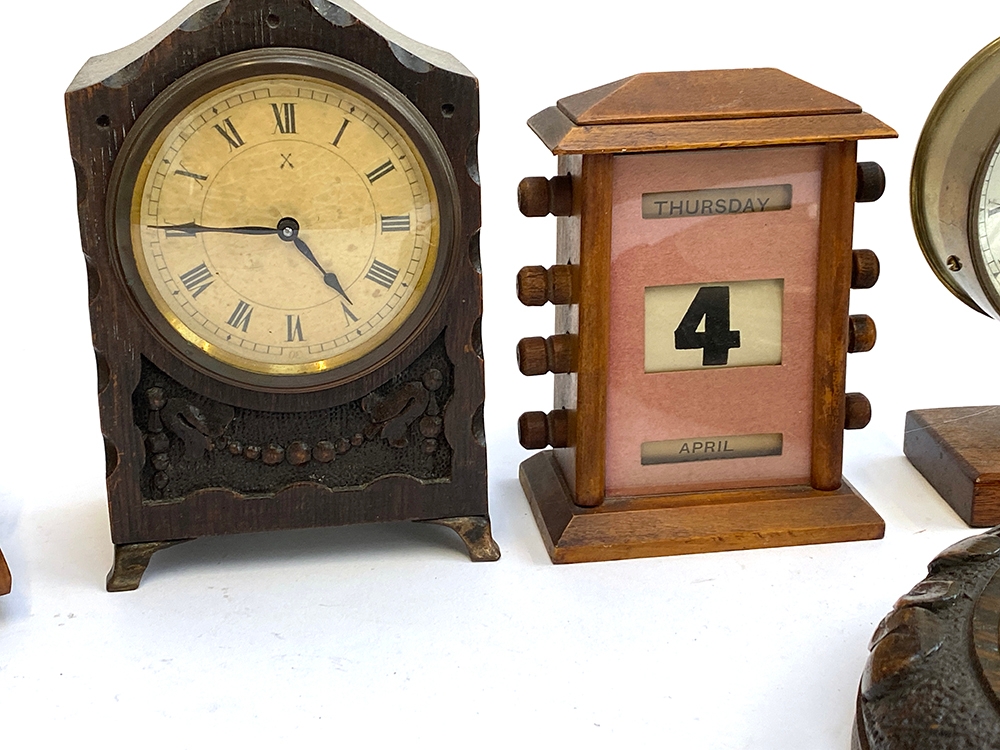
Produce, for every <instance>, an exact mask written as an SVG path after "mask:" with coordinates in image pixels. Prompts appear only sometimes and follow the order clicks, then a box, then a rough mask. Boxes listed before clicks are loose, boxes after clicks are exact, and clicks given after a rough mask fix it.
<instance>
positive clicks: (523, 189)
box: [517, 175, 573, 216]
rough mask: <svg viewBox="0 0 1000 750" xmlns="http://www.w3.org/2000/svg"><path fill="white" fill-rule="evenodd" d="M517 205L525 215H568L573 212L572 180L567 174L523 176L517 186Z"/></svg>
mask: <svg viewBox="0 0 1000 750" xmlns="http://www.w3.org/2000/svg"><path fill="white" fill-rule="evenodd" d="M517 207H518V208H519V209H520V211H521V213H522V214H524V215H525V216H548V215H549V214H552V215H553V216H570V215H571V214H572V213H573V180H572V178H571V177H570V176H569V175H562V176H560V177H553V178H552V179H551V180H547V179H545V178H544V177H525V178H524V179H523V180H521V182H520V184H519V185H518V186H517Z"/></svg>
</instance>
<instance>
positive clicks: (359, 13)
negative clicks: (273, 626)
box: [66, 0, 499, 591]
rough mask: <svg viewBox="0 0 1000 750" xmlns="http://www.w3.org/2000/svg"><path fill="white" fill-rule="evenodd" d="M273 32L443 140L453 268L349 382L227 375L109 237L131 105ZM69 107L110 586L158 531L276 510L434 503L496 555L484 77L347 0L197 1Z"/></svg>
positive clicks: (138, 565) (440, 518) (387, 513)
mask: <svg viewBox="0 0 1000 750" xmlns="http://www.w3.org/2000/svg"><path fill="white" fill-rule="evenodd" d="M272 48H279V49H280V48H284V49H291V50H295V49H302V50H311V51H314V52H320V53H325V54H327V55H331V56H334V57H338V58H341V59H343V60H346V61H348V62H349V63H354V64H356V65H359V66H361V67H362V68H364V69H366V70H368V71H371V72H372V73H373V74H374V75H376V76H378V77H379V78H380V79H382V80H383V81H385V83H387V84H388V85H389V86H391V87H392V88H393V89H395V90H396V91H397V92H399V93H400V94H401V95H402V96H403V97H405V98H406V99H408V100H409V101H410V102H411V103H412V104H413V105H414V106H415V107H416V109H417V110H418V111H419V112H420V113H421V115H422V116H423V118H424V119H426V121H427V122H428V123H429V124H430V127H431V129H432V130H433V132H434V133H435V134H436V137H437V139H438V140H439V142H440V145H441V146H442V147H443V153H444V158H445V164H446V167H447V168H448V169H449V170H450V171H451V172H452V173H453V175H454V187H455V194H456V197H457V200H456V201H455V202H454V205H453V206H452V207H451V208H452V210H453V211H454V212H455V217H456V218H455V221H454V231H453V233H452V235H453V236H452V238H451V243H450V244H451V246H450V247H444V246H442V247H441V248H440V252H441V253H442V254H443V256H444V257H446V258H449V257H450V259H451V262H450V264H449V265H448V266H447V268H446V274H447V277H446V278H444V279H443V281H442V284H441V290H440V293H439V295H438V296H437V298H436V304H435V305H433V306H431V308H430V309H428V310H425V311H424V315H425V317H424V318H423V320H422V321H421V325H420V326H418V327H417V329H416V330H414V331H411V332H410V334H409V336H408V338H407V340H406V341H405V342H403V343H402V344H401V345H398V347H397V348H396V349H395V350H394V351H393V352H392V355H391V358H390V359H388V360H386V361H382V362H380V363H379V364H378V365H377V366H375V367H374V368H373V369H372V368H369V369H368V370H367V371H361V372H359V373H354V377H353V379H351V380H349V381H348V382H336V381H334V382H333V384H332V386H331V384H330V383H326V384H316V383H311V384H309V386H308V387H301V388H298V389H296V390H294V391H283V392H282V391H276V390H274V389H271V390H268V389H267V388H266V387H265V386H263V385H257V387H254V386H247V385H241V384H238V383H236V382H234V381H232V380H231V379H229V378H226V377H220V376H219V375H217V374H214V373H211V372H209V371H206V369H205V368H203V367H199V366H198V365H197V364H196V363H195V362H194V361H192V359H190V358H189V357H187V356H186V355H185V351H184V350H183V349H178V348H176V347H174V346H172V345H170V344H168V343H167V342H166V341H165V340H164V338H163V337H162V336H161V335H160V334H158V333H157V332H156V327H155V326H154V325H153V323H152V322H151V321H150V320H149V319H148V318H146V317H145V315H144V314H143V313H142V311H141V308H140V306H139V305H138V304H137V302H136V300H135V297H134V295H133V293H132V291H131V290H130V289H129V287H128V284H127V283H126V280H125V277H124V275H123V273H122V269H121V267H120V264H119V261H118V259H117V252H116V250H115V247H114V244H113V234H114V213H115V212H114V208H115V207H114V205H113V199H114V189H113V188H114V186H113V183H112V178H113V173H114V170H115V162H116V159H117V157H118V156H119V152H120V151H121V149H122V146H123V144H124V143H125V140H126V138H127V137H128V135H129V133H130V132H131V130H132V129H133V127H134V126H135V124H136V121H137V119H138V118H139V117H140V116H141V115H142V113H143V112H144V111H145V110H146V109H147V108H148V107H149V106H150V105H151V104H153V102H154V100H156V98H157V96H159V95H160V94H161V93H162V92H163V91H164V90H166V89H167V88H168V87H169V86H170V85H171V84H173V83H174V82H175V81H177V80H178V79H179V78H181V77H182V76H184V75H186V74H188V73H190V72H192V71H194V70H196V69H198V68H200V67H201V66H203V65H206V64H207V63H209V62H211V61H213V60H215V59H217V58H219V57H224V56H226V55H231V54H235V53H247V52H248V51H249V50H259V49H272ZM66 108H67V117H68V123H69V135H70V149H71V153H72V157H73V163H74V167H75V170H76V177H77V192H78V204H79V217H80V228H81V238H82V245H83V252H84V257H85V260H86V265H87V275H88V287H89V301H90V313H91V327H92V334H93V341H94V348H95V355H96V358H97V388H98V400H99V407H100V415H101V429H102V432H103V434H104V442H105V451H106V474H107V486H108V503H109V511H110V520H111V534H112V540H113V542H114V544H115V562H114V566H113V567H112V570H111V572H110V573H109V575H108V582H107V585H108V590H109V591H112V590H115V591H119V590H129V589H134V588H136V587H137V586H138V585H139V581H140V579H141V577H142V574H143V572H144V571H145V568H146V566H147V565H148V563H149V559H150V556H151V555H152V554H153V553H154V552H156V551H157V550H159V549H162V548H164V547H167V546H171V545H173V544H177V543H179V542H182V541H187V540H190V539H194V538H197V537H201V536H210V535H219V534H230V533H244V532H256V531H266V530H274V529H293V528H308V527H320V526H337V525H346V524H355V523H368V522H375V521H394V520H413V521H430V522H435V523H439V524H442V525H446V526H449V527H451V528H453V529H454V530H455V531H456V532H457V533H458V534H459V535H460V536H461V538H462V539H463V541H464V542H465V544H466V546H467V548H468V550H469V553H470V556H471V557H472V559H473V560H495V559H497V558H498V557H499V549H498V548H497V547H496V544H495V543H494V542H493V539H492V535H491V531H490V523H489V511H488V502H487V478H486V444H485V429H484V424H483V402H484V397H485V387H484V367H483V356H482V341H481V315H482V281H481V276H480V264H479V227H480V220H481V210H480V188H479V172H478V162H477V137H478V132H479V94H478V82H477V81H476V79H475V77H473V76H472V74H471V73H470V72H469V71H468V70H467V69H466V68H464V66H462V65H461V63H459V62H458V61H457V60H455V59H454V58H453V57H451V56H450V55H447V54H445V53H442V52H439V51H437V50H433V49H430V48H428V47H424V46H423V45H420V44H418V43H416V42H413V41H412V40H409V39H407V38H406V37H404V36H402V35H400V34H398V33H397V32H395V31H393V30H392V29H390V28H388V27H386V26H385V25H384V24H382V23H381V22H380V21H378V20H377V19H375V18H374V17H372V16H371V15H370V14H368V13H367V12H366V11H365V10H364V9H362V8H361V7H360V6H358V5H357V4H355V3H354V2H352V1H351V0H341V2H338V3H337V4H334V3H331V2H328V0H304V1H302V2H299V1H298V0H269V1H268V0H217V1H215V2H209V1H207V0H197V1H196V2H193V3H191V4H190V5H189V6H188V7H187V8H185V9H184V10H183V11H181V13H179V14H178V15H177V16H175V17H174V18H173V19H171V20H170V21H169V22H167V23H166V24H165V25H164V26H163V27H161V28H160V29H158V30H157V31H156V32H154V33H153V34H151V35H149V36H147V37H145V38H144V39H142V40H140V41H139V42H136V43H135V44H133V45H131V46H129V47H126V48H124V49H122V50H119V51H118V52H114V53H111V54H109V55H105V56H102V57H97V58H93V59H91V60H90V61H89V62H88V63H87V64H86V65H85V66H84V68H83V69H82V70H81V71H80V73H79V74H78V75H77V77H76V79H75V80H74V81H73V83H72V84H71V86H70V87H69V89H68V91H67V93H66ZM400 124H401V125H403V126H404V127H406V126H407V123H406V122H400ZM417 142H418V144H419V142H420V141H419V140H418V141H417ZM447 208H448V207H447V206H445V205H443V204H442V217H443V220H445V221H446V220H447V219H446V218H445V210H446V209H447ZM387 343H393V342H392V341H390V342H387ZM396 344H399V342H396ZM366 361H368V360H367V359H366ZM334 377H336V375H335V376H334Z"/></svg>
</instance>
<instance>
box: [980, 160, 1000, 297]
mask: <svg viewBox="0 0 1000 750" xmlns="http://www.w3.org/2000/svg"><path fill="white" fill-rule="evenodd" d="M998 157H1000V146H998V147H996V148H994V150H993V153H992V154H991V155H990V156H989V163H988V164H987V165H986V171H985V174H984V177H983V186H982V189H981V190H980V192H979V206H978V209H979V210H978V214H977V221H976V228H977V230H978V231H977V234H978V238H979V253H980V255H981V261H982V265H981V269H982V270H983V271H984V272H985V273H986V275H987V276H988V277H989V279H990V281H991V282H992V287H993V291H994V293H995V294H996V295H997V297H1000V169H998V166H1000V164H998Z"/></svg>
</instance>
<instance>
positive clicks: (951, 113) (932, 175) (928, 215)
mask: <svg viewBox="0 0 1000 750" xmlns="http://www.w3.org/2000/svg"><path fill="white" fill-rule="evenodd" d="M910 209H911V211H912V214H913V227H914V230H915V231H916V235H917V240H918V241H919V243H920V247H921V249H922V250H923V253H924V257H925V258H926V259H927V262H928V263H929V264H930V266H931V268H932V269H933V270H934V273H935V274H936V275H937V277H938V279H940V281H941V283H943V284H944V285H945V286H946V287H947V288H948V289H949V290H950V291H951V292H952V293H953V294H954V295H955V296H956V297H958V298H959V299H960V300H962V301H963V302H965V304H967V305H969V306H970V307H972V308H973V309H975V310H978V311H979V312H982V313H985V314H986V315H989V316H991V317H993V318H996V319H998V320H1000V39H998V40H996V41H994V42H993V43H991V44H990V45H988V46H987V47H986V48H985V49H983V50H981V51H980V52H979V53H978V54H977V55H976V56H975V57H973V58H972V59H971V60H969V62H968V63H966V64H965V67H963V68H962V69H961V70H960V71H959V72H958V73H957V74H956V75H955V77H954V78H953V79H952V80H951V82H950V83H949V84H948V86H947V87H946V88H945V90H944V91H943V92H942V93H941V96H940V97H939V98H938V100H937V102H936V103H935V105H934V108H933V109H932V110H931V113H930V115H929V116H928V117H927V123H926V124H925V125H924V129H923V132H922V133H921V135H920V140H919V142H918V143H917V151H916V155H915V156H914V159H913V173H912V176H911V180H910ZM903 450H904V452H905V453H906V456H907V458H909V459H910V462H911V463H912V464H913V465H914V466H915V467H916V468H917V469H918V470H919V471H920V473H921V474H923V475H924V476H925V477H926V478H927V480H928V481H929V482H930V483H931V485H933V487H934V488H935V489H936V490H937V491H938V492H939V493H940V494H941V496H942V497H943V498H944V499H945V500H946V501H947V502H948V504H949V505H951V506H952V507H953V508H954V509H955V511H956V512H957V513H958V514H959V515H960V516H961V517H962V519H963V520H964V521H965V522H966V523H968V524H969V525H970V526H993V525H995V524H997V523H1000V407H997V406H986V407H983V406H976V407H959V408H949V409H923V410H918V411H911V412H909V413H908V414H907V415H906V433H905V438H904V441H903Z"/></svg>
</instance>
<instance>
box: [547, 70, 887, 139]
mask: <svg viewBox="0 0 1000 750" xmlns="http://www.w3.org/2000/svg"><path fill="white" fill-rule="evenodd" d="M528 126H529V127H530V128H531V129H532V130H533V131H534V132H535V134H536V135H537V136H538V137H539V138H541V140H542V142H543V143H545V145H546V146H548V147H549V149H550V150H551V151H552V152H553V153H554V154H588V153H590V154H602V153H622V152H642V151H674V150H689V149H705V148H737V147H748V146H769V145H790V144H799V143H827V142H832V141H856V140H861V139H869V138H895V137H896V135H897V134H896V131H895V130H893V129H892V128H890V127H889V126H887V125H885V124H884V123H882V122H881V121H879V120H878V119H876V118H875V117H872V116H871V115H869V114H867V113H865V112H863V111H862V110H861V107H859V106H858V105H857V104H855V103H854V102H851V101H848V100H847V99H843V98H842V97H839V96H836V95H835V94H831V93H830V92H828V91H824V90H823V89H821V88H818V87H817V86H813V85H812V84H809V83H806V82H805V81H802V80H800V79H798V78H795V77H794V76H790V75H788V74H787V73H784V72H782V71H780V70H777V69H774V68H747V69H742V70H696V71H681V72H672V73H641V74H639V75H635V76H632V77H630V78H625V79H622V80H620V81H615V82H614V83H609V84H606V85H604V86H599V87H597V88H595V89H591V90H589V91H584V92H582V93H579V94H574V95H573V96H568V97H565V98H563V99H560V100H559V101H558V102H557V104H556V106H554V107H549V108H548V109H545V110H543V111H542V112H539V113H538V114H537V115H535V116H534V117H532V118H531V119H530V120H529V121H528Z"/></svg>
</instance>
